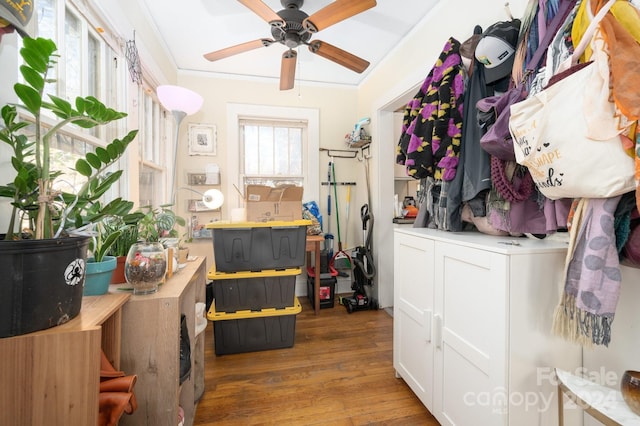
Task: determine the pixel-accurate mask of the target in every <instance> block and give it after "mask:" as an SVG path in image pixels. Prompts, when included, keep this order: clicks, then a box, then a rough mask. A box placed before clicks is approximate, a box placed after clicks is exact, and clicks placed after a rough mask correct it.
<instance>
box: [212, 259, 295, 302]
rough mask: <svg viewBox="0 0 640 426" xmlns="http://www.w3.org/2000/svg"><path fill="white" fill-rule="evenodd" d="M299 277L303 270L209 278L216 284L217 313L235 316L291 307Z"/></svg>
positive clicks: (245, 273) (246, 273) (237, 273)
mask: <svg viewBox="0 0 640 426" xmlns="http://www.w3.org/2000/svg"><path fill="white" fill-rule="evenodd" d="M300 273H301V270H300V268H295V269H284V270H279V271H276V270H265V271H261V272H236V273H228V274H226V273H214V274H209V275H208V277H209V278H210V279H212V280H213V284H212V285H213V299H214V301H215V305H216V311H217V312H227V313H233V312H236V311H242V310H252V311H259V310H262V309H266V308H276V309H283V308H287V307H291V306H293V305H294V302H295V290H296V276H298V275H300Z"/></svg>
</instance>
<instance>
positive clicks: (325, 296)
mask: <svg viewBox="0 0 640 426" xmlns="http://www.w3.org/2000/svg"><path fill="white" fill-rule="evenodd" d="M337 281H338V280H337V279H336V277H330V278H320V309H323V308H333V305H334V300H335V297H336V283H337ZM314 284H315V278H314V277H311V276H309V277H307V295H308V297H309V302H311V306H315V300H316V297H315V291H313V290H314Z"/></svg>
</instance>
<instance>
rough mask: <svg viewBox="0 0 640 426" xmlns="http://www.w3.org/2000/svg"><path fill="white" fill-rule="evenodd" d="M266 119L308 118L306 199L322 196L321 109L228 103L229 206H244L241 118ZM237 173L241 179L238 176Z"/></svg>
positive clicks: (305, 163) (304, 198)
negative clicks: (241, 167) (241, 166)
mask: <svg viewBox="0 0 640 426" xmlns="http://www.w3.org/2000/svg"><path fill="white" fill-rule="evenodd" d="M247 118H250V119H254V118H255V119H258V120H259V119H266V120H277V121H296V120H297V121H300V120H304V121H306V122H307V146H306V147H305V148H304V149H305V151H306V155H303V161H304V164H303V170H304V184H303V186H304V194H303V201H311V200H315V201H317V200H318V199H319V198H318V197H319V187H320V182H319V157H320V112H319V110H318V109H316V108H290V107H278V106H268V105H251V104H238V103H228V104H227V132H228V135H227V139H228V143H227V170H226V174H227V175H228V176H229V179H226V182H227V185H226V188H225V194H226V198H225V207H226V208H227V209H229V211H230V209H231V208H234V207H244V200H243V199H242V197H241V196H240V194H239V193H238V190H239V191H240V192H241V193H242V194H244V189H243V188H242V183H243V178H242V176H241V175H240V161H241V157H240V144H239V140H240V139H239V138H240V134H239V133H240V120H242V119H247ZM234 176H237V179H234Z"/></svg>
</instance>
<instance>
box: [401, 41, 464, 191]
mask: <svg viewBox="0 0 640 426" xmlns="http://www.w3.org/2000/svg"><path fill="white" fill-rule="evenodd" d="M463 96H464V68H463V65H462V58H461V57H460V42H458V41H457V40H456V39H454V38H449V40H448V41H447V42H446V43H445V46H444V49H443V51H442V53H441V54H440V56H439V57H438V60H437V61H436V64H435V65H434V67H433V68H432V69H431V71H430V72H429V75H428V76H427V78H426V79H425V81H424V83H423V84H422V86H421V88H420V90H419V92H418V93H417V94H416V96H415V97H414V98H413V99H412V101H410V102H409V103H408V105H407V107H406V109H405V113H404V118H403V132H402V134H401V136H400V141H399V142H398V147H397V149H396V153H397V157H396V162H397V163H398V164H403V165H404V166H405V167H406V170H407V175H409V176H411V177H413V178H415V179H422V178H426V177H433V178H435V179H437V180H440V179H441V180H444V181H450V180H452V179H453V178H454V177H455V174H456V167H457V166H458V161H459V158H458V157H459V153H460V139H461V137H462V112H463V111H462V110H463ZM418 104H419V105H420V106H419V111H416V110H417V108H418Z"/></svg>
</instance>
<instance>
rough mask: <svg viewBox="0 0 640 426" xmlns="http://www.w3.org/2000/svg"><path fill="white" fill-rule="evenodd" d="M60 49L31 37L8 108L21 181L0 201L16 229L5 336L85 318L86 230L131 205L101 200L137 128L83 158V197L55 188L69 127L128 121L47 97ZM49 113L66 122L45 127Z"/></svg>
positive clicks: (6, 239)
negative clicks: (56, 161)
mask: <svg viewBox="0 0 640 426" xmlns="http://www.w3.org/2000/svg"><path fill="white" fill-rule="evenodd" d="M56 51H57V47H56V45H55V43H54V42H53V41H51V40H48V39H44V38H37V39H32V38H28V37H25V38H24V39H23V47H22V49H21V50H20V55H21V56H22V58H23V61H24V64H23V65H22V66H21V67H20V72H21V74H22V77H23V80H24V83H16V84H15V85H14V92H15V94H16V96H17V99H18V102H17V103H15V104H7V105H5V106H4V107H2V109H1V110H0V114H1V118H2V121H1V122H0V140H1V141H3V142H5V143H7V144H8V145H9V147H10V149H11V150H12V151H13V152H12V158H11V166H12V167H13V169H14V171H15V178H14V179H13V181H12V182H10V183H8V184H6V185H3V186H0V197H5V198H9V199H10V200H11V201H10V204H11V206H12V213H11V217H10V222H9V227H8V230H7V232H6V234H4V236H3V237H0V238H2V241H0V268H2V270H3V274H5V276H6V277H8V278H7V280H8V281H5V282H3V285H2V286H1V287H0V303H1V306H0V337H6V336H13V335H19V334H24V333H28V332H31V331H36V330H41V329H44V328H48V327H52V326H55V325H57V324H61V323H64V322H66V321H68V320H70V319H71V318H74V317H75V316H76V315H77V314H78V313H79V312H80V308H81V303H82V286H83V283H84V275H85V261H86V256H87V248H88V243H89V237H88V236H80V235H78V234H79V232H78V229H81V228H82V227H83V226H85V225H86V224H89V223H95V222H98V221H99V220H100V219H102V218H103V217H104V216H106V215H108V214H110V213H113V212H116V213H117V212H119V211H121V209H122V208H123V204H126V203H127V201H125V200H122V199H120V198H117V199H115V200H113V201H111V202H109V203H107V204H105V205H103V204H102V203H101V202H100V199H101V198H102V196H103V195H104V194H105V192H106V191H107V190H108V189H109V188H110V187H111V185H112V184H113V183H115V182H116V181H117V180H118V179H119V178H120V175H121V174H122V171H121V170H117V171H115V172H112V173H107V169H108V168H109V166H111V165H112V164H114V163H115V162H116V161H118V159H119V158H120V157H121V156H122V154H123V153H124V152H125V150H126V148H127V146H128V145H129V143H131V141H133V140H134V138H135V136H136V133H137V131H135V130H134V131H130V132H129V133H127V134H126V135H125V136H124V137H123V138H122V139H115V140H113V141H112V142H111V143H109V144H108V145H106V146H105V147H104V148H102V147H99V148H96V150H95V152H89V153H87V154H86V155H85V156H84V157H83V158H80V159H79V160H77V162H76V164H75V169H74V170H75V171H76V172H77V173H78V174H79V175H81V176H82V177H84V178H85V179H86V181H85V183H84V184H83V185H82V187H81V188H80V189H78V191H77V193H68V192H64V191H59V190H57V189H56V186H55V185H54V184H55V183H56V180H57V179H58V178H60V177H61V175H62V172H61V171H60V170H55V169H53V168H52V165H51V144H50V142H51V141H52V140H53V139H54V138H56V136H57V134H58V132H59V131H60V130H61V129H63V128H64V127H65V126H68V125H70V124H75V125H76V126H79V127H81V128H92V127H95V126H100V125H106V124H108V123H110V122H112V121H115V120H119V119H121V118H123V117H125V116H126V114H125V113H123V112H118V111H115V110H113V109H111V108H108V107H107V106H105V105H104V104H103V103H102V102H100V101H99V100H98V99H96V98H95V97H92V96H89V97H78V98H76V99H75V102H74V103H70V102H68V101H66V100H64V99H61V98H58V97H56V96H53V95H45V84H46V83H48V82H50V81H51V79H50V76H49V71H50V69H51V68H52V67H53V66H54V65H55V63H56V60H57V55H56ZM47 113H50V114H53V115H55V116H56V117H57V118H58V120H57V121H56V122H55V124H53V125H51V126H47V125H45V122H44V120H43V116H44V115H45V114H47ZM25 117H29V118H25ZM36 272H41V273H42V274H43V275H42V276H39V275H36Z"/></svg>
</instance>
